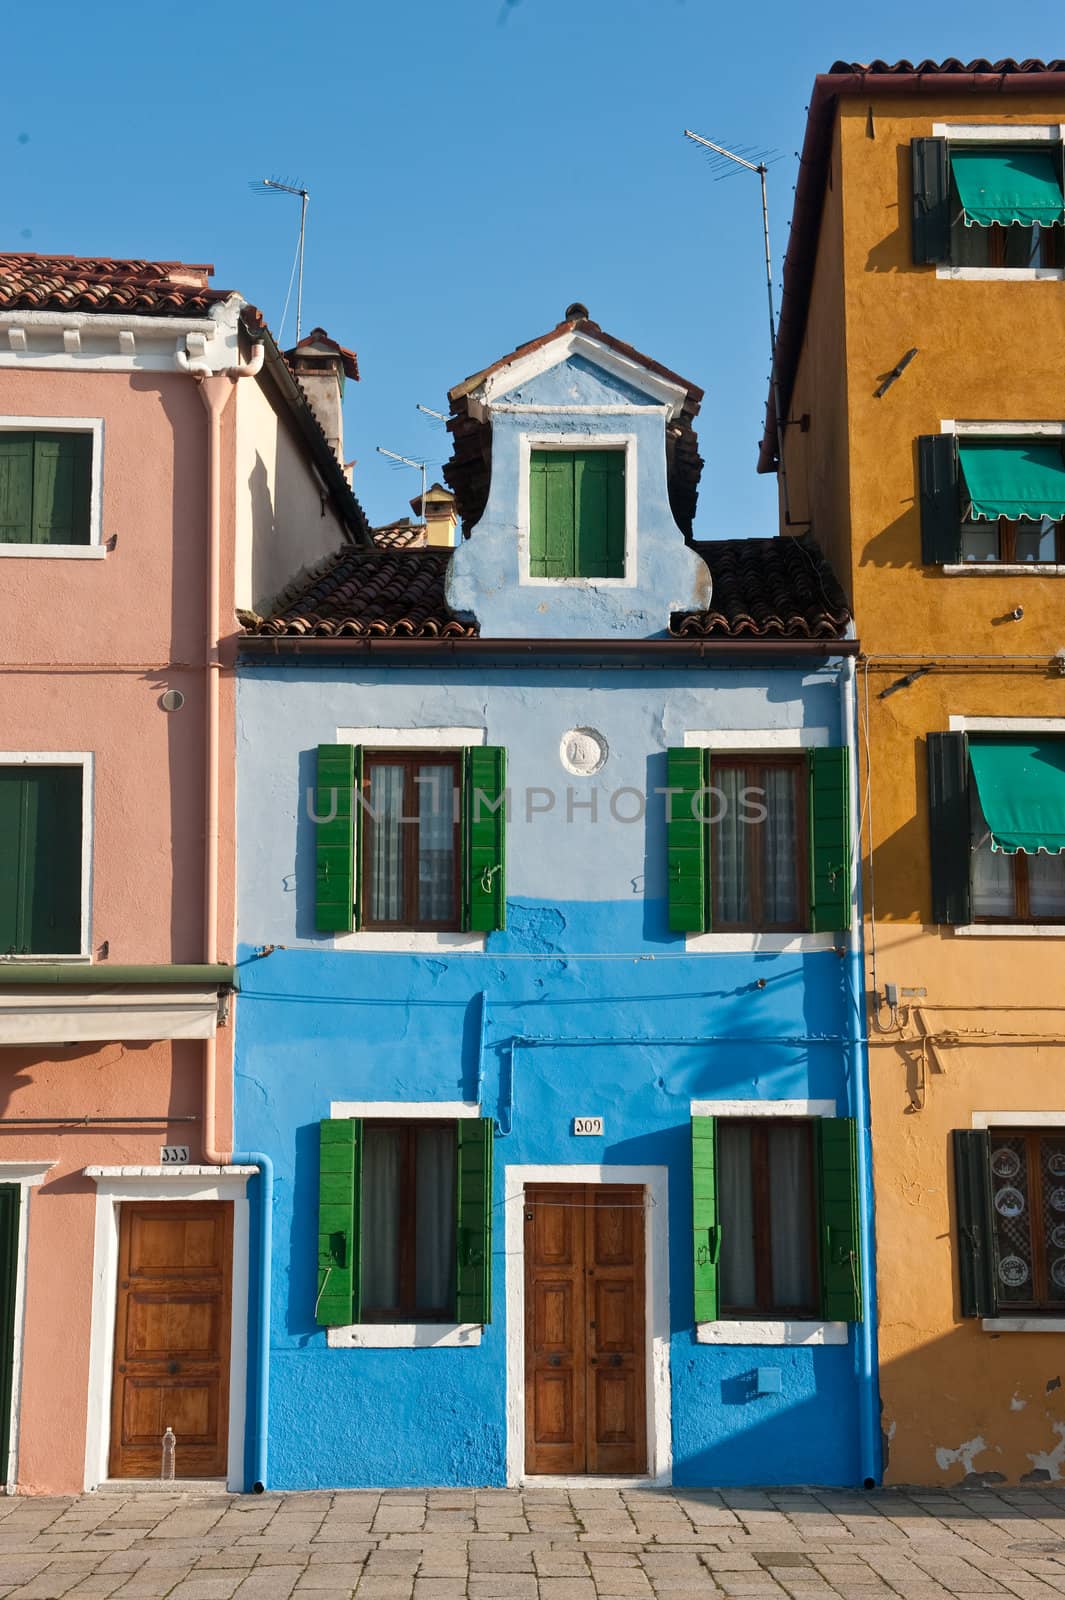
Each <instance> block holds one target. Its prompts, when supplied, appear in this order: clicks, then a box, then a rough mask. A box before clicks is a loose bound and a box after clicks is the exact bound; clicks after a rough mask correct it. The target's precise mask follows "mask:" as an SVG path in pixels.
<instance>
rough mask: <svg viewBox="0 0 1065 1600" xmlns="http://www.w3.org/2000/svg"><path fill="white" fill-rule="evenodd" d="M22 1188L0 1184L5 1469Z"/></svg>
mask: <svg viewBox="0 0 1065 1600" xmlns="http://www.w3.org/2000/svg"><path fill="white" fill-rule="evenodd" d="M21 1203H22V1192H21V1190H20V1188H19V1185H18V1184H17V1183H5V1184H0V1462H3V1463H4V1467H5V1470H6V1467H7V1457H8V1451H9V1449H10V1447H11V1437H10V1432H9V1429H10V1423H11V1384H12V1380H13V1376H14V1368H15V1291H16V1287H17V1285H18V1225H19V1210H20V1207H21Z"/></svg>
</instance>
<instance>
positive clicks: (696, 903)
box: [666, 748, 709, 933]
mask: <svg viewBox="0 0 1065 1600" xmlns="http://www.w3.org/2000/svg"><path fill="white" fill-rule="evenodd" d="M703 766H704V763H703V752H702V751H701V750H682V749H679V748H675V749H672V750H667V751H666V785H667V788H669V789H670V790H673V791H676V792H674V793H671V794H668V795H667V796H666V803H667V806H668V810H667V812H666V816H667V822H666V871H667V878H668V894H669V929H670V932H671V933H705V932H706V928H707V923H708V920H709V919H708V918H707V914H706V856H707V848H706V832H707V829H706V824H705V823H704V822H702V820H701V817H700V813H701V811H702V809H703V805H702V801H701V800H697V799H696V796H697V795H698V794H699V791H700V790H701V789H702V788H703V787H704V784H703ZM704 798H705V797H704ZM693 807H694V810H693Z"/></svg>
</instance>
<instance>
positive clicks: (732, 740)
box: [684, 727, 832, 753]
mask: <svg viewBox="0 0 1065 1600" xmlns="http://www.w3.org/2000/svg"><path fill="white" fill-rule="evenodd" d="M831 743H832V735H831V733H830V731H829V729H828V728H818V727H812V728H691V729H689V730H688V731H687V732H686V733H685V735H684V748H685V750H721V751H728V752H732V751H736V752H737V753H738V752H740V751H747V750H774V751H775V750H823V749H825V748H826V747H827V746H828V745H830V744H831Z"/></svg>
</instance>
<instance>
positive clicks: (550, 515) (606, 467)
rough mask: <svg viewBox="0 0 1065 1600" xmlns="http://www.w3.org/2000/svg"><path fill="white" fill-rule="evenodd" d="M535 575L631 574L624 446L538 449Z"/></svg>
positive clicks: (532, 491)
mask: <svg viewBox="0 0 1065 1600" xmlns="http://www.w3.org/2000/svg"><path fill="white" fill-rule="evenodd" d="M529 576H530V577H532V578H549V579H550V578H554V579H566V578H591V579H595V578H623V577H624V576H625V452H624V450H533V451H532V452H531V455H530V459H529Z"/></svg>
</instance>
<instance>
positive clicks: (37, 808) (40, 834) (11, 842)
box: [0, 766, 83, 955]
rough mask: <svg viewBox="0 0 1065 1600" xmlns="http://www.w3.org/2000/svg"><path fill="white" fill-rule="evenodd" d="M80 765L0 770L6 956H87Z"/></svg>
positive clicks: (1, 932) (0, 927) (0, 916)
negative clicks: (84, 945)
mask: <svg viewBox="0 0 1065 1600" xmlns="http://www.w3.org/2000/svg"><path fill="white" fill-rule="evenodd" d="M82 784H83V772H82V768H81V767H80V766H69V767H68V766H63V767H38V766H24V767H3V768H0V954H3V955H10V954H17V955H77V954H78V953H79V951H80V950H81V910H82V905H81V865H82V863H81V852H82Z"/></svg>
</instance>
